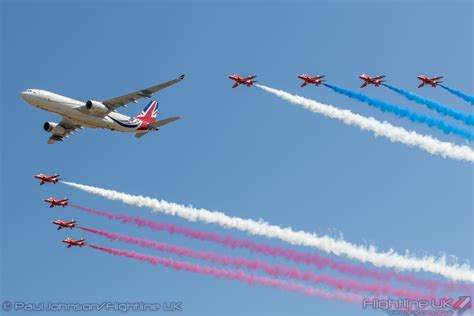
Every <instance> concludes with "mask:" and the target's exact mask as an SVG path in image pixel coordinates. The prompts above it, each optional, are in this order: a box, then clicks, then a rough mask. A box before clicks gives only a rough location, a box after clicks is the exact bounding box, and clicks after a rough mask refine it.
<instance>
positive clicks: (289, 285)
mask: <svg viewBox="0 0 474 316" xmlns="http://www.w3.org/2000/svg"><path fill="white" fill-rule="evenodd" d="M87 246H88V247H90V248H94V249H97V250H100V251H103V252H106V253H109V254H112V255H115V256H122V257H127V258H132V259H136V260H140V261H144V262H148V263H150V264H153V265H159V266H164V267H167V268H173V269H175V270H184V271H188V272H194V273H199V274H204V275H212V276H215V277H217V278H226V279H231V280H237V281H241V282H245V283H248V284H260V285H264V286H270V287H274V288H279V289H282V290H286V291H291V292H299V293H302V294H305V295H308V296H317V297H320V298H323V299H327V300H340V301H344V302H348V303H356V304H360V302H362V299H363V297H362V296H359V295H357V294H352V293H344V292H341V291H337V292H331V291H326V290H323V289H317V288H313V287H309V286H306V285H304V284H302V283H296V282H288V281H283V280H279V279H274V278H267V277H261V276H256V275H252V274H248V273H245V272H244V271H242V270H229V269H218V268H213V267H209V266H202V265H199V264H194V263H190V262H185V261H177V260H173V259H170V258H162V257H157V256H149V255H145V254H140V253H136V252H131V251H126V250H119V249H112V248H106V247H100V246H94V245H87Z"/></svg>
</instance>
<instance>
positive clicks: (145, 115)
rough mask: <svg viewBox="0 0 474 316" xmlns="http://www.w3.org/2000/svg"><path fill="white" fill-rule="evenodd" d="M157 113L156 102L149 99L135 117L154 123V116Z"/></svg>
mask: <svg viewBox="0 0 474 316" xmlns="http://www.w3.org/2000/svg"><path fill="white" fill-rule="evenodd" d="M157 115H158V102H157V101H151V102H150V103H148V105H147V106H146V107H145V109H143V111H142V112H141V113H140V114H139V115H137V117H136V118H137V119H139V120H142V121H145V122H147V123H154V122H155V121H156V117H157Z"/></svg>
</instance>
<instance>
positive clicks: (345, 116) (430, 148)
mask: <svg viewBox="0 0 474 316" xmlns="http://www.w3.org/2000/svg"><path fill="white" fill-rule="evenodd" d="M256 86H257V87H259V88H260V89H263V90H265V91H267V92H270V93H272V94H274V95H276V96H277V97H280V98H282V99H283V100H285V101H288V102H290V103H293V104H296V105H300V106H302V107H304V108H305V109H308V110H310V111H313V112H315V113H319V114H322V115H324V116H326V117H330V118H333V119H338V120H340V121H342V122H344V123H345V124H347V125H354V126H358V127H359V128H360V129H362V130H368V131H372V132H373V133H374V134H375V135H376V136H385V137H387V138H388V139H390V140H391V141H393V142H400V143H402V144H405V145H408V146H417V147H419V148H421V149H423V150H425V151H427V152H429V153H430V154H433V155H441V156H443V157H449V158H453V159H457V160H466V161H471V162H474V151H472V149H471V148H470V147H469V146H459V145H455V144H452V143H449V142H442V141H440V140H438V139H436V138H433V137H431V136H427V135H421V134H418V133H416V132H414V131H407V130H406V129H404V128H402V127H397V126H393V125H392V124H390V123H388V122H385V121H384V122H380V121H378V120H376V119H374V118H373V117H365V116H362V115H359V114H355V113H352V112H351V111H349V110H341V109H338V108H336V107H334V106H332V105H327V104H322V103H319V102H316V101H314V100H310V99H306V98H304V97H301V96H298V95H293V94H290V93H288V92H285V91H282V90H276V89H273V88H269V87H266V86H263V85H259V84H256Z"/></svg>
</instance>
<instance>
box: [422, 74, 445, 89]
mask: <svg viewBox="0 0 474 316" xmlns="http://www.w3.org/2000/svg"><path fill="white" fill-rule="evenodd" d="M417 78H418V79H420V80H421V83H420V85H419V86H418V88H421V87H423V86H424V85H425V84H429V85H430V86H432V87H433V88H434V87H436V86H437V85H438V83H441V82H442V81H439V79H441V78H443V77H432V78H430V77H428V76H427V75H421V76H418V77H417Z"/></svg>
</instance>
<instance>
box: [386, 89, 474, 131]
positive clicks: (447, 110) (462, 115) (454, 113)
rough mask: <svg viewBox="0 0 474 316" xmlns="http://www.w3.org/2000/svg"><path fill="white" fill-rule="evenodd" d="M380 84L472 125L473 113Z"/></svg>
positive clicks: (440, 112)
mask: <svg viewBox="0 0 474 316" xmlns="http://www.w3.org/2000/svg"><path fill="white" fill-rule="evenodd" d="M382 85H383V86H385V87H387V88H389V89H390V90H392V91H395V92H396V93H398V94H400V95H402V96H404V97H405V98H407V99H408V100H410V101H414V102H416V103H419V104H423V105H426V106H427V107H428V108H429V109H431V110H435V111H436V112H438V113H439V114H442V115H447V116H450V117H452V118H455V119H456V120H459V121H462V122H463V123H465V124H468V125H474V115H471V114H465V113H462V112H459V111H456V110H453V109H451V108H449V107H447V106H445V105H442V104H439V103H437V102H435V101H431V100H428V99H425V98H423V97H420V96H419V95H416V94H413V93H411V92H408V91H405V90H402V89H399V88H395V87H392V86H389V85H388V84H382Z"/></svg>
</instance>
